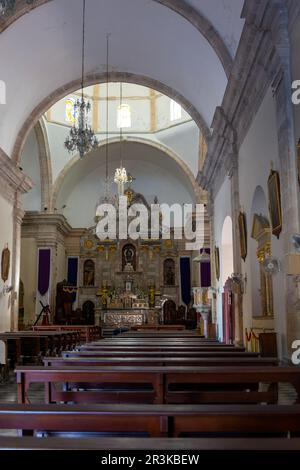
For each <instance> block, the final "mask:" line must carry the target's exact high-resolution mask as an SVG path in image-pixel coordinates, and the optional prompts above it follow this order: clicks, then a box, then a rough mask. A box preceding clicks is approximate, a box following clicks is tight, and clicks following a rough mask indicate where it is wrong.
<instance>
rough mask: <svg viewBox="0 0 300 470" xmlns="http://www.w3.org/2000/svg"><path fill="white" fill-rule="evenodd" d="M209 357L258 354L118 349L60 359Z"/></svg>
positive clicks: (68, 354)
mask: <svg viewBox="0 0 300 470" xmlns="http://www.w3.org/2000/svg"><path fill="white" fill-rule="evenodd" d="M120 355H122V357H160V358H161V357H170V355H172V357H211V358H218V357H225V358H226V357H245V358H247V357H248V358H253V357H258V356H259V353H253V352H239V351H238V352H236V351H232V350H230V351H227V350H226V351H172V352H171V353H170V351H168V350H162V351H159V350H156V349H154V350H153V351H136V350H134V349H132V350H131V349H130V350H129V351H128V350H125V351H124V350H122V351H120V350H119V349H118V350H117V351H114V350H104V351H102V350H100V349H96V350H95V349H94V350H91V351H84V350H80V351H63V352H62V357H86V358H87V357H119V356H120Z"/></svg>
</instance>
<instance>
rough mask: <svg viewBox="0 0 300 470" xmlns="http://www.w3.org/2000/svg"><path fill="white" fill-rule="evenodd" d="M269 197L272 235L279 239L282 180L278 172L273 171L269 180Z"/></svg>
mask: <svg viewBox="0 0 300 470" xmlns="http://www.w3.org/2000/svg"><path fill="white" fill-rule="evenodd" d="M268 196H269V213H270V219H271V227H272V233H273V235H275V236H276V237H277V238H279V235H280V233H281V230H282V212H281V195H280V178H279V173H278V171H274V170H273V169H271V172H270V175H269V178H268Z"/></svg>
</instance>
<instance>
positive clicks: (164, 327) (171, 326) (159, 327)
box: [131, 325, 185, 331]
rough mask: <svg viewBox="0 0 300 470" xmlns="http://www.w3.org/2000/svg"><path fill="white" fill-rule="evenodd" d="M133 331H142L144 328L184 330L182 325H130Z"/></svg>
mask: <svg viewBox="0 0 300 470" xmlns="http://www.w3.org/2000/svg"><path fill="white" fill-rule="evenodd" d="M131 330H133V331H135V330H136V331H144V330H146V331H147V330H164V331H180V330H185V326H184V325H136V326H132V327H131Z"/></svg>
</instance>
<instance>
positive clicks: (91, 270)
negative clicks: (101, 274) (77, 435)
mask: <svg viewBox="0 0 300 470" xmlns="http://www.w3.org/2000/svg"><path fill="white" fill-rule="evenodd" d="M83 285H84V286H85V287H89V286H94V285H95V263H94V261H93V260H91V259H88V260H86V261H85V262H84V265H83Z"/></svg>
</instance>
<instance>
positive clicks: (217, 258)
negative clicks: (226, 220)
mask: <svg viewBox="0 0 300 470" xmlns="http://www.w3.org/2000/svg"><path fill="white" fill-rule="evenodd" d="M214 254H215V272H216V278H217V281H219V280H220V251H219V248H218V247H217V246H215V248H214Z"/></svg>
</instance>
